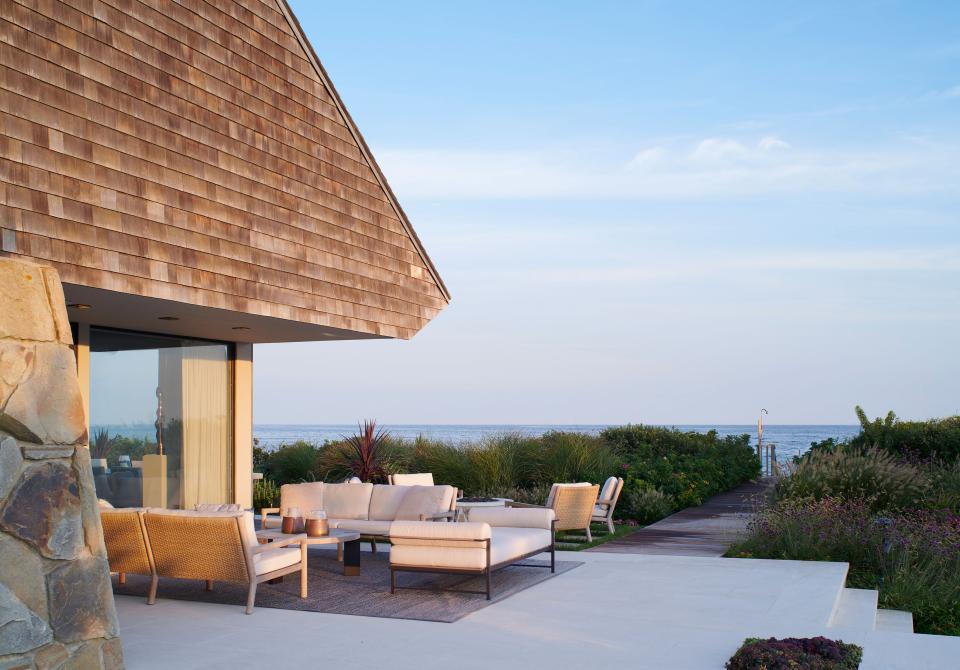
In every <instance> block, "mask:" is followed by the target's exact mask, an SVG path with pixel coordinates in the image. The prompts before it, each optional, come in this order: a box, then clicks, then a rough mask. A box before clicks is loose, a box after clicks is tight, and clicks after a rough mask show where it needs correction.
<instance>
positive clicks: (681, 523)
mask: <svg viewBox="0 0 960 670" xmlns="http://www.w3.org/2000/svg"><path fill="white" fill-rule="evenodd" d="M772 485H773V480H772V479H763V480H761V481H759V482H748V483H746V484H742V485H740V486H738V487H737V488H735V489H733V490H731V491H727V492H726V493H721V494H719V495H715V496H713V497H712V498H710V499H709V500H707V501H706V502H705V503H704V504H702V505H700V506H699V507H690V508H688V509H685V510H681V511H679V512H677V513H676V514H671V515H670V516H668V517H666V518H665V519H661V520H660V521H657V522H656V523H654V524H651V525H649V526H647V527H646V528H641V529H640V530H638V531H637V532H635V533H631V534H629V535H625V536H624V537H621V538H618V539H616V540H611V541H610V542H607V543H605V544H601V545H600V546H598V547H594V548H592V549H588V550H587V551H602V552H614V553H625V554H661V555H672V556H713V557H717V556H723V554H724V552H726V551H727V549H728V548H729V547H730V545H731V544H732V543H733V541H734V540H735V539H736V537H737V535H739V534H740V533H742V532H743V530H744V528H745V527H746V524H747V522H748V521H749V520H750V517H751V515H752V513H753V511H754V502H753V501H754V499H755V498H756V497H757V496H760V495H762V494H763V493H764V492H766V491H767V490H769V488H770V487H771V486H772Z"/></svg>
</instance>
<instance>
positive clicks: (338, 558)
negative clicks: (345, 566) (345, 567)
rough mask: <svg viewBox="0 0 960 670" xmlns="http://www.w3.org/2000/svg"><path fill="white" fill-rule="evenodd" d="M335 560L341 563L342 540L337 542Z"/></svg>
mask: <svg viewBox="0 0 960 670" xmlns="http://www.w3.org/2000/svg"><path fill="white" fill-rule="evenodd" d="M337 560H338V561H340V562H341V563H343V542H337Z"/></svg>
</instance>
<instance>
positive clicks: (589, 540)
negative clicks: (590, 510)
mask: <svg viewBox="0 0 960 670" xmlns="http://www.w3.org/2000/svg"><path fill="white" fill-rule="evenodd" d="M587 542H593V535H591V534H590V524H587Z"/></svg>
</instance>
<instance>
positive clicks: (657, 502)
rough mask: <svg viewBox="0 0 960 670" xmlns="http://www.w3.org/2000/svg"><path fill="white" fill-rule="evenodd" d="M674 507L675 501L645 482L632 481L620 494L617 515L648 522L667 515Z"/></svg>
mask: <svg viewBox="0 0 960 670" xmlns="http://www.w3.org/2000/svg"><path fill="white" fill-rule="evenodd" d="M675 508H676V501H675V500H674V499H673V498H672V497H670V496H669V495H667V494H666V493H664V492H663V491H661V490H660V489H657V488H654V487H653V486H651V485H650V484H647V483H646V482H640V483H637V482H633V483H632V485H631V486H629V487H627V485H626V483H625V484H624V493H622V494H621V496H620V503H619V504H618V505H617V510H618V512H619V514H618V516H621V517H624V518H627V519H633V520H634V521H637V522H638V523H641V524H650V523H654V522H655V521H659V520H660V519H662V518H664V517H666V516H669V515H670V513H671V512H673V510H674V509H675Z"/></svg>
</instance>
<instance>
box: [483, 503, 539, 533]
mask: <svg viewBox="0 0 960 670" xmlns="http://www.w3.org/2000/svg"><path fill="white" fill-rule="evenodd" d="M555 518H556V514H555V513H554V511H553V510H552V509H546V508H543V509H534V508H520V507H517V508H510V507H474V508H473V509H471V510H470V520H471V521H477V522H480V523H488V524H490V526H492V527H497V526H505V527H508V528H539V529H541V530H550V526H551V525H552V522H553V520H554V519H555Z"/></svg>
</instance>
